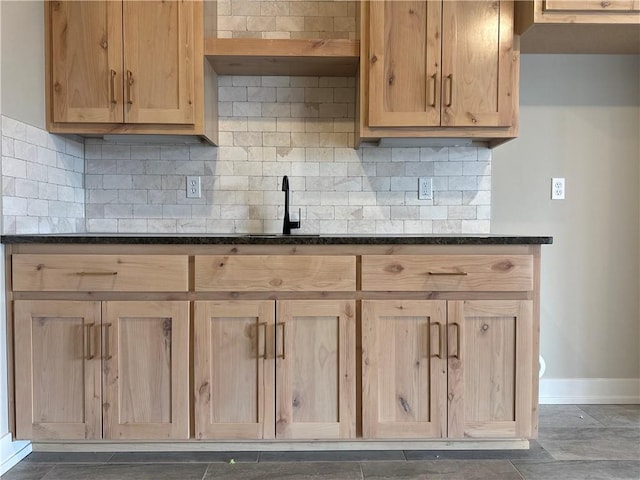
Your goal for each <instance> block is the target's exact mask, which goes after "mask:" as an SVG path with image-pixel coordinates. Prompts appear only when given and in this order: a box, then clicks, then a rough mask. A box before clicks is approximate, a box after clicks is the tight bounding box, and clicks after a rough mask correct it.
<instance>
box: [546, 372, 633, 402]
mask: <svg viewBox="0 0 640 480" xmlns="http://www.w3.org/2000/svg"><path fill="white" fill-rule="evenodd" d="M539 399H540V403H541V404H572V403H575V404H589V403H596V404H610V403H625V404H630V403H640V378H541V379H540V396H539Z"/></svg>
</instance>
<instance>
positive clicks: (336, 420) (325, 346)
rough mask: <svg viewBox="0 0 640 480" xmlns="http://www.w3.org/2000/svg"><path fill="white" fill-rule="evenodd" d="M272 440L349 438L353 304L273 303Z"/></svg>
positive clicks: (351, 424) (352, 425) (352, 405)
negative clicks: (274, 402)
mask: <svg viewBox="0 0 640 480" xmlns="http://www.w3.org/2000/svg"><path fill="white" fill-rule="evenodd" d="M276 310H277V322H278V323H277V328H276V331H277V332H278V333H277V335H276V351H277V353H276V358H277V373H276V381H277V387H276V399H277V400H276V402H277V403H276V436H277V437H278V438H296V439H297V438H307V439H312V438H353V437H355V417H356V416H355V345H356V343H355V302H354V301H335V300H331V301H329V300H309V301H306V300H298V301H279V302H277V306H276Z"/></svg>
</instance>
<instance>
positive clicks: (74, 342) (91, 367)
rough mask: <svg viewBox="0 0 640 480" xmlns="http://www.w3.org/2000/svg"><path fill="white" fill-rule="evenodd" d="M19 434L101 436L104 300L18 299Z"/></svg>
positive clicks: (39, 437) (32, 437)
mask: <svg viewBox="0 0 640 480" xmlns="http://www.w3.org/2000/svg"><path fill="white" fill-rule="evenodd" d="M14 324H15V348H16V350H15V351H16V362H15V368H16V398H17V400H18V406H19V408H17V412H16V421H17V432H16V435H17V438H20V439H30V440H51V439H66V440H82V439H97V438H101V436H102V412H101V402H100V397H101V386H100V385H101V380H100V379H101V375H100V344H99V341H98V340H99V334H100V331H99V330H100V303H99V302H71V301H54V302H49V301H41V300H28V301H16V302H15V323H14Z"/></svg>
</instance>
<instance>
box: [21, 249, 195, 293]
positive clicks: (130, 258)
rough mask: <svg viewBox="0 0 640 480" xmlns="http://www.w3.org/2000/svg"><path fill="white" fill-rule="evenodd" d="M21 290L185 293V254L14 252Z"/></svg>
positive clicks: (187, 264)
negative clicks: (31, 253) (55, 253)
mask: <svg viewBox="0 0 640 480" xmlns="http://www.w3.org/2000/svg"><path fill="white" fill-rule="evenodd" d="M12 258H13V261H12V265H13V290H14V291H18V292H38V291H40V292H80V291H82V292H186V291H188V288H189V261H188V257H187V256H186V255H28V254H18V255H13V257H12Z"/></svg>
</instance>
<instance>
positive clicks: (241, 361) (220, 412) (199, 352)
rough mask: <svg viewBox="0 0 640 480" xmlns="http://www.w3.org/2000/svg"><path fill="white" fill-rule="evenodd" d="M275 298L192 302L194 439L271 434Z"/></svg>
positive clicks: (272, 424)
mask: <svg viewBox="0 0 640 480" xmlns="http://www.w3.org/2000/svg"><path fill="white" fill-rule="evenodd" d="M274 316H275V304H274V302H273V301H242V302H238V301H212V302H196V303H195V334H194V336H195V338H194V345H195V356H194V371H195V388H194V390H195V415H196V420H195V422H196V438H199V439H205V438H209V439H261V438H267V439H270V438H273V437H274V382H275V378H274V372H275V362H274V360H273V353H274V349H273V341H274V338H273V328H274Z"/></svg>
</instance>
